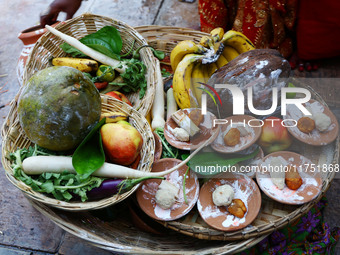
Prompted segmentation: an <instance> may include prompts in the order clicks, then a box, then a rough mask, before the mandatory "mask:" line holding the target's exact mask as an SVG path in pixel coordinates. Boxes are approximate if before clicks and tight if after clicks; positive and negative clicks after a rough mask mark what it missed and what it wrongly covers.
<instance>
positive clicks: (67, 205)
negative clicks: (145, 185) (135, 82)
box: [1, 92, 155, 211]
mask: <svg viewBox="0 0 340 255" xmlns="http://www.w3.org/2000/svg"><path fill="white" fill-rule="evenodd" d="M19 94H20V92H19ZM19 94H18V95H17V96H16V97H15V99H14V100H13V101H12V102H11V108H10V111H9V114H8V116H7V118H6V120H5V122H4V125H3V127H2V130H1V136H2V165H3V167H4V169H5V172H6V176H7V178H8V179H9V180H10V181H11V183H12V184H13V185H14V186H16V187H17V188H18V189H20V190H21V191H23V192H24V193H25V195H26V196H27V197H29V198H31V199H33V200H35V201H38V202H41V203H44V204H47V205H50V206H53V207H56V208H59V209H63V210H70V211H81V210H92V209H100V208H104V207H107V206H110V205H113V204H116V203H118V202H120V201H123V200H124V199H126V198H127V197H128V196H130V195H131V194H132V193H133V192H134V191H135V190H136V189H137V188H138V186H139V185H136V186H135V187H134V188H132V189H131V190H130V191H128V192H125V193H122V194H120V195H114V196H112V197H109V198H105V199H101V200H98V201H93V202H92V201H91V202H76V201H74V202H63V201H59V200H57V199H54V198H52V197H49V196H47V195H45V194H43V193H40V192H36V191H33V190H32V188H31V187H29V186H27V185H26V184H24V183H23V182H21V181H19V180H17V179H16V178H15V177H14V176H13V169H12V168H11V161H10V160H9V153H11V152H14V151H15V150H16V149H18V148H27V147H29V146H30V145H32V142H31V141H30V140H29V139H28V138H27V136H26V135H25V133H24V132H23V130H22V128H21V126H20V123H19V118H18V114H17V103H18V101H17V99H18V97H19ZM101 99H102V112H110V111H120V112H124V113H126V114H127V115H128V116H129V122H130V123H131V125H133V126H134V127H135V128H136V129H137V130H138V131H139V132H140V133H141V135H142V137H143V147H142V150H141V160H140V162H139V165H138V169H139V170H140V171H144V172H150V171H151V167H152V164H153V160H154V151H155V140H154V136H153V134H152V131H151V127H150V125H149V123H148V122H147V120H146V119H145V118H144V116H143V115H141V114H140V113H139V112H137V111H136V110H135V109H134V108H132V107H131V106H129V105H128V104H126V103H123V102H122V101H118V100H116V99H114V98H112V97H109V96H106V95H102V96H101Z"/></svg>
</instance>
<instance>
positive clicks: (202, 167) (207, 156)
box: [188, 148, 259, 177]
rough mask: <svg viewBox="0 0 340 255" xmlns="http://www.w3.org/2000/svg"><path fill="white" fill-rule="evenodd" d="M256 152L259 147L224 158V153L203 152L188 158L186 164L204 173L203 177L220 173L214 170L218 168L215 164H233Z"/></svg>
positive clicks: (253, 155)
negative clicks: (248, 152) (247, 152)
mask: <svg viewBox="0 0 340 255" xmlns="http://www.w3.org/2000/svg"><path fill="white" fill-rule="evenodd" d="M258 153H259V149H258V148H257V149H256V150H255V151H254V152H252V153H251V154H248V155H245V156H243V155H242V156H241V155H239V156H235V157H232V158H226V156H225V155H223V154H219V153H216V152H204V153H200V154H199V155H196V156H194V157H193V158H192V159H190V161H189V163H188V164H189V166H190V169H192V170H193V171H195V172H196V173H198V174H200V175H204V176H205V177H211V176H214V175H216V174H219V173H221V172H220V171H216V170H218V168H217V167H216V166H222V167H223V166H225V167H228V166H233V165H235V164H237V163H239V162H242V161H244V160H247V159H251V158H254V157H255V156H256V155H257V154H258ZM209 168H210V169H211V170H212V169H213V170H214V171H213V172H212V171H209Z"/></svg>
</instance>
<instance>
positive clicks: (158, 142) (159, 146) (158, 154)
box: [152, 132, 163, 161]
mask: <svg viewBox="0 0 340 255" xmlns="http://www.w3.org/2000/svg"><path fill="white" fill-rule="evenodd" d="M152 134H153V137H154V138H155V156H154V158H155V159H154V161H157V160H159V159H160V158H161V156H162V151H163V145H162V141H161V138H159V136H158V135H157V134H156V133H155V132H152Z"/></svg>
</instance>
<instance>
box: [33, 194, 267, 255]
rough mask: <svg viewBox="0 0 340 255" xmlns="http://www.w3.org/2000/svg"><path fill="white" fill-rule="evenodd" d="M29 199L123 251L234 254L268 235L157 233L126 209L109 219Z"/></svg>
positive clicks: (72, 228)
mask: <svg viewBox="0 0 340 255" xmlns="http://www.w3.org/2000/svg"><path fill="white" fill-rule="evenodd" d="M131 198H132V197H130V198H129V199H131ZM29 201H30V202H31V204H32V205H33V206H34V208H36V209H37V210H38V211H39V212H40V213H42V214H43V215H45V216H46V217H48V218H49V219H51V220H52V221H53V222H54V223H56V224H57V225H58V226H59V227H61V228H62V229H64V230H65V231H67V232H69V233H71V234H72V235H75V236H77V237H79V238H81V239H83V240H85V241H87V242H89V243H90V244H92V245H94V246H97V247H99V248H102V249H105V250H109V251H113V252H119V253H122V254H148V255H151V254H178V255H197V254H198V255H202V254H215V255H219V254H234V253H236V252H241V251H243V250H245V249H248V248H250V247H252V246H254V245H256V244H257V243H259V242H261V241H262V240H263V239H264V238H265V237H266V236H267V235H263V236H258V237H256V238H249V239H247V240H241V241H235V242H221V241H207V240H199V239H197V238H193V237H190V236H184V235H180V234H178V233H177V232H175V231H172V230H169V229H166V228H164V229H163V230H162V234H161V235H156V234H151V233H147V232H144V231H141V230H139V229H138V228H136V227H135V226H134V225H133V223H132V220H131V218H130V217H129V213H126V212H123V213H121V214H120V216H119V218H117V219H114V220H110V221H105V220H101V219H99V218H98V217H95V216H93V214H91V213H89V212H80V213H71V212H67V211H60V210H58V209H55V208H51V207H48V206H46V205H44V204H42V203H37V202H35V201H33V200H31V199H29ZM123 203H124V202H123ZM113 210H115V208H113Z"/></svg>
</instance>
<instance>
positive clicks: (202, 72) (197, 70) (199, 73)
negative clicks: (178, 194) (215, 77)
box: [191, 63, 208, 106]
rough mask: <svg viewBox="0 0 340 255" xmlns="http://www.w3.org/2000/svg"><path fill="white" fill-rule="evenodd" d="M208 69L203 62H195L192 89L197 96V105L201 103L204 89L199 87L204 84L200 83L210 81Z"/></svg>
mask: <svg viewBox="0 0 340 255" xmlns="http://www.w3.org/2000/svg"><path fill="white" fill-rule="evenodd" d="M206 70H207V69H206V67H205V66H204V65H202V64H201V63H195V65H194V68H193V70H192V74H191V78H192V80H191V87H192V89H191V90H192V91H193V92H194V93H193V94H194V96H195V98H196V100H195V101H196V104H197V106H199V105H201V96H202V90H201V89H199V88H200V87H201V86H202V84H200V82H203V83H206V82H207V81H208V74H207V71H206ZM191 102H193V100H191Z"/></svg>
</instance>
